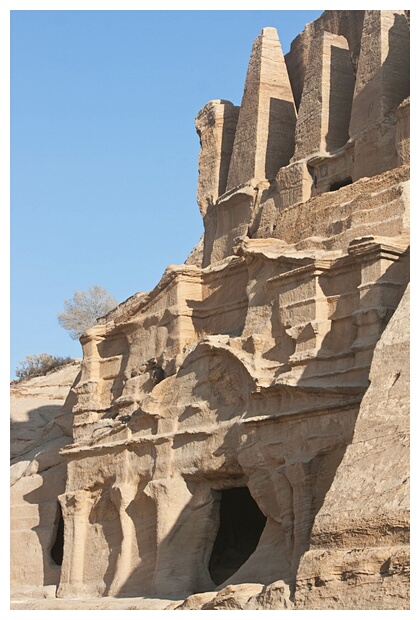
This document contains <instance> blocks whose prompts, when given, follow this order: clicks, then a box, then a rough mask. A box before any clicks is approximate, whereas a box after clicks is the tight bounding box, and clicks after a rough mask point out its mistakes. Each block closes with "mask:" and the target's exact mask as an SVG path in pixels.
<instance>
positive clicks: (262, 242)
mask: <svg viewBox="0 0 420 620" xmlns="http://www.w3.org/2000/svg"><path fill="white" fill-rule="evenodd" d="M369 41H371V42H372V46H369ZM407 41H408V21H407V16H406V14H405V12H404V11H328V12H326V13H324V14H323V16H322V17H321V18H320V19H319V20H317V21H316V22H314V24H313V25H310V26H308V27H307V28H306V29H305V32H304V33H303V34H302V35H300V37H298V40H297V42H296V43H295V44H294V45H292V49H291V52H290V54H289V55H288V56H287V58H286V59H284V58H283V54H282V50H281V46H280V43H279V41H278V38H277V34H276V32H275V30H274V29H273V28H264V29H263V31H262V33H261V34H260V36H259V37H258V38H257V40H256V42H255V44H254V47H253V50H252V53H251V60H250V65H249V69H248V73H247V79H246V85H245V92H244V97H243V100H242V104H241V106H240V109H239V110H238V108H236V107H235V106H233V105H232V104H231V103H230V102H227V101H224V100H221V99H220V100H214V101H212V102H210V103H209V104H207V105H206V106H205V107H204V108H203V109H202V110H201V111H200V112H199V114H198V117H197V120H196V128H197V131H198V133H199V135H200V140H201V146H202V151H201V154H200V163H199V167H200V177H199V185H198V195H197V197H198V203H199V208H200V211H201V213H202V215H203V220H204V236H203V239H202V240H201V242H200V243H199V244H198V246H197V247H196V248H195V249H194V251H193V252H192V254H191V255H190V257H189V259H188V260H187V262H186V263H185V264H184V265H178V266H175V265H171V266H169V267H168V268H167V270H166V271H165V273H164V275H163V277H162V279H161V281H160V282H159V283H158V285H157V286H156V288H155V289H153V290H152V291H151V292H149V293H141V294H137V295H134V296H133V297H131V298H130V299H129V300H127V302H124V303H123V304H121V305H120V306H119V307H118V308H116V309H115V310H113V311H112V312H111V313H109V314H108V315H106V316H105V317H102V318H101V319H100V320H99V321H98V324H97V325H96V326H95V327H93V328H92V329H90V330H88V331H87V332H86V333H85V334H84V335H83V336H82V338H81V343H82V346H83V353H84V359H83V365H82V370H81V374H80V376H79V377H78V379H77V380H76V382H75V385H74V387H73V389H72V395H73V396H72V398H74V403H73V406H72V416H73V430H72V434H73V438H72V442H71V443H68V444H66V445H65V446H64V447H62V448H61V450H60V455H61V457H62V458H63V459H65V460H66V466H67V472H66V485H65V490H64V489H63V491H62V492H61V493H60V494H59V496H58V500H59V502H60V506H61V510H62V515H63V523H64V549H63V561H62V566H61V572H60V575H59V580H58V579H57V581H56V582H55V583H56V585H57V596H58V598H59V599H63V603H62V605H65V602H64V601H65V600H66V599H69V600H70V599H75V598H79V599H86V600H88V599H92V598H93V597H160V598H162V599H165V600H167V599H171V598H172V599H174V600H175V602H174V603H172V604H170V605H169V606H167V607H166V608H167V609H245V610H246V609H302V608H303V609H317V608H320V609H324V608H333V609H335V608H337V609H355V608H358V609H360V608H368V609H371V608H375V605H376V606H377V608H381V609H406V608H407V607H408V606H409V602H408V586H407V557H408V556H407V552H408V548H407V532H408V503H407V502H408V500H407V498H408V495H407V490H406V489H407V484H406V482H405V479H406V478H407V477H408V454H407V447H406V435H407V424H406V413H407V406H408V389H407V368H408V361H407V333H408V325H407V321H406V320H405V318H404V317H405V314H406V312H407V302H406V297H405V296H404V291H406V289H407V283H408V280H409V258H408V250H409V162H408V153H409V146H408V143H409V133H408V118H409V99H408V86H407V80H406V79H405V77H404V76H406V67H407V66H408V64H407V63H408V48H407ZM286 67H287V70H286ZM372 82H374V83H375V84H376V83H378V84H379V85H380V88H379V89H377V90H375V89H373V88H372ZM375 92H376V93H377V97H378V101H377V100H376V99H375V96H376V95H375ZM292 93H293V94H292ZM391 94H392V96H391ZM362 101H365V102H366V101H368V102H370V103H372V106H371V108H372V115H371V116H369V114H367V115H366V112H367V110H365V109H364V104H363V105H362V104H361V103H360V102H362ZM369 105H370V104H369ZM369 109H370V108H369ZM366 141H368V146H369V148H367V147H366V148H364V147H363V145H364V144H365V145H366ZM372 153H373V154H374V157H373V155H372ZM393 334H395V336H394V335H393ZM390 355H391V356H392V363H389V362H388V357H389V356H390ZM396 410H398V413H395V412H396ZM387 459H389V460H387ZM57 605H58V603H57ZM139 605H141V603H139ZM56 608H58V607H56ZM62 608H63V607H62ZM104 608H105V607H104ZM139 608H141V606H139ZM143 608H144V607H143Z"/></svg>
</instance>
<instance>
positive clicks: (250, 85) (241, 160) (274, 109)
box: [226, 28, 296, 191]
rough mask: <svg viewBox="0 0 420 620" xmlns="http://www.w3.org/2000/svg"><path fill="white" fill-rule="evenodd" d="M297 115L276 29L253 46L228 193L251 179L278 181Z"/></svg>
mask: <svg viewBox="0 0 420 620" xmlns="http://www.w3.org/2000/svg"><path fill="white" fill-rule="evenodd" d="M295 124H296V110H295V104H294V100H293V94H292V89H291V86H290V81H289V76H288V73H287V69H286V64H285V62H284V57H283V52H282V49H281V45H280V42H279V39H278V36H277V31H276V29H275V28H263V30H262V32H261V34H260V35H259V36H258V37H257V39H256V40H255V42H254V45H253V48H252V53H251V59H250V61H249V66H248V72H247V76H246V81H245V90H244V95H243V98H242V103H241V109H240V112H239V118H238V125H237V127H236V134H235V141H234V145H233V151H232V158H231V162H230V168H229V176H228V181H227V188H226V189H227V191H228V190H230V189H233V188H234V187H237V186H239V185H242V184H244V183H246V182H248V181H250V180H251V179H256V181H257V182H258V181H263V180H264V179H268V180H271V179H274V178H275V176H276V173H277V171H278V170H279V168H281V167H282V166H287V164H288V163H289V161H290V158H291V157H292V155H293V150H294V135H295Z"/></svg>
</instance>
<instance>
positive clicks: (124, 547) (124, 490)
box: [108, 482, 137, 596]
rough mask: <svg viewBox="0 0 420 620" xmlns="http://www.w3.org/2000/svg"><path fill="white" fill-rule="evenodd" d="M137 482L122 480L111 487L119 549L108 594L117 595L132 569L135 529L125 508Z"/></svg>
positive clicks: (131, 499)
mask: <svg viewBox="0 0 420 620" xmlns="http://www.w3.org/2000/svg"><path fill="white" fill-rule="evenodd" d="M136 492H137V484H133V483H129V482H124V483H121V484H114V485H113V486H112V487H111V494H110V495H111V501H112V503H113V504H114V505H115V506H116V508H117V510H118V514H119V517H120V526H121V549H120V554H119V556H118V559H117V563H116V569H115V574H114V578H113V580H112V583H111V586H110V588H109V592H108V596H117V595H118V594H119V592H120V590H121V588H122V587H123V586H124V584H125V583H126V582H127V580H128V578H129V577H130V575H131V572H132V569H133V557H132V550H133V542H135V540H136V530H135V526H134V523H133V520H132V519H131V517H130V516H129V515H128V513H127V508H128V507H129V505H130V504H131V502H132V501H133V500H134V498H135V496H136Z"/></svg>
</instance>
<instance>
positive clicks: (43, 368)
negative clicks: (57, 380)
mask: <svg viewBox="0 0 420 620" xmlns="http://www.w3.org/2000/svg"><path fill="white" fill-rule="evenodd" d="M71 361H73V358H71V357H55V355H49V354H48V353H41V354H40V355H27V356H26V358H25V359H24V360H23V362H19V365H20V367H19V366H18V367H17V368H16V371H15V372H16V376H17V377H18V379H26V378H28V377H39V376H41V375H46V374H47V372H49V371H50V370H53V368H58V367H59V366H64V365H65V364H68V363H69V362H71Z"/></svg>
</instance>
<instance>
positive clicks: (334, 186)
mask: <svg viewBox="0 0 420 620" xmlns="http://www.w3.org/2000/svg"><path fill="white" fill-rule="evenodd" d="M352 183H353V180H352V179H351V177H348V178H347V179H344V181H337V182H336V183H333V184H332V185H331V187H330V192H336V191H337V190H338V189H340V187H345V186H346V185H351V184H352Z"/></svg>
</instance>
